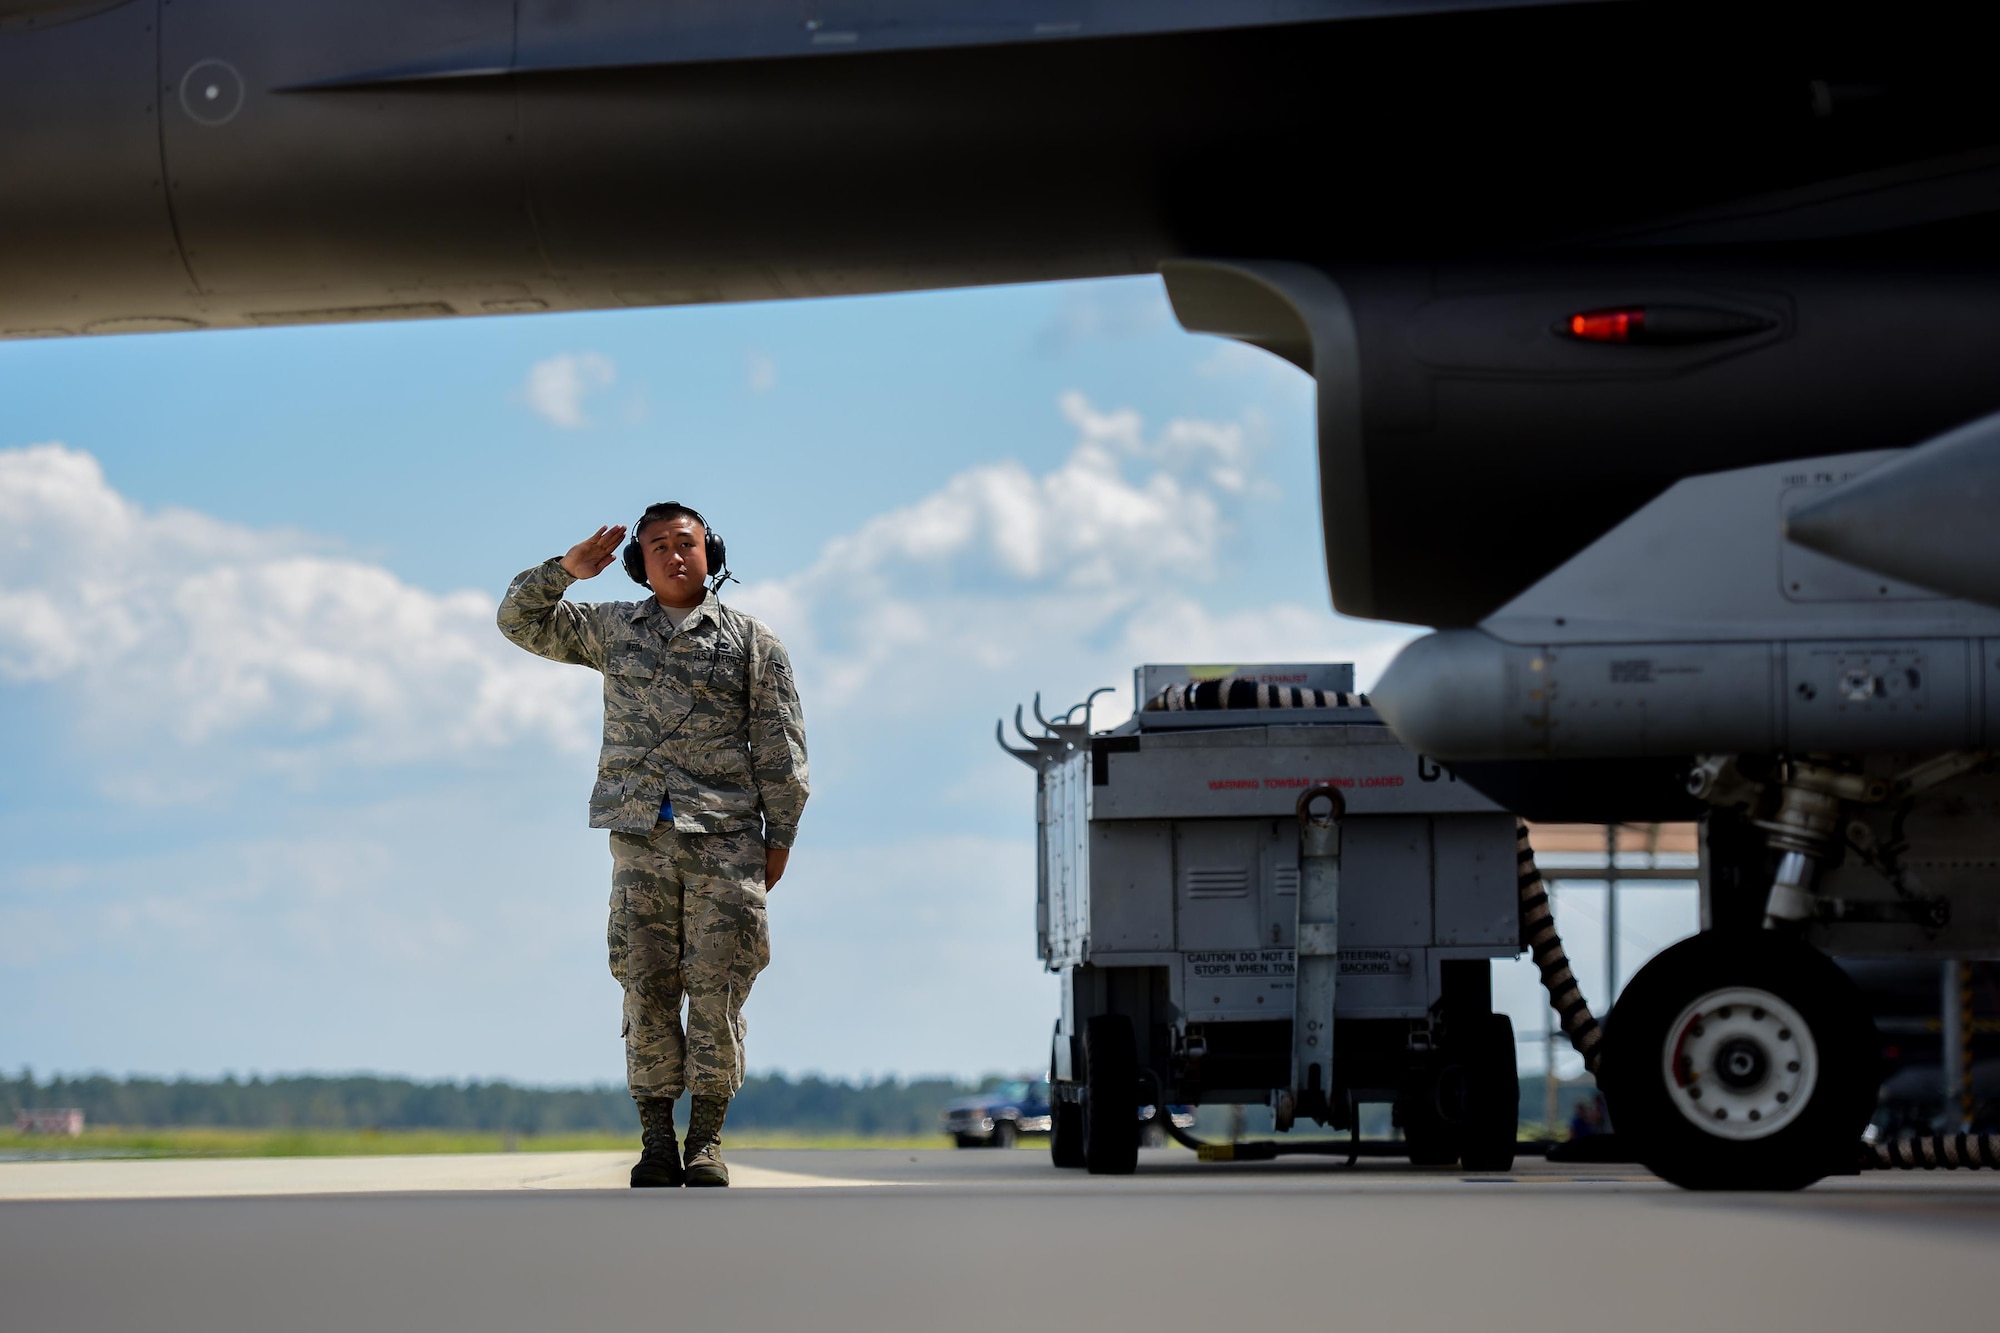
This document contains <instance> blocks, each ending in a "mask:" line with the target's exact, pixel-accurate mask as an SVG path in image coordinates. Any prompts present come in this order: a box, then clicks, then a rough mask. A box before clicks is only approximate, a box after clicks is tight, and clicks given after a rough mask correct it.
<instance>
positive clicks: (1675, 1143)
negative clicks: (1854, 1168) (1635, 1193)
mask: <svg viewBox="0 0 2000 1333" xmlns="http://www.w3.org/2000/svg"><path fill="white" fill-rule="evenodd" d="M1878 1045H1879V1039H1878V1038H1877V1036H1876V1033H1875V1024H1874V1021H1873V1020H1872V1019H1871V1018H1870V1017H1869V1015H1868V1009H1867V1006H1866V1004H1865V1002H1864V1001H1863V999H1862V996H1861V992H1860V989H1859V988H1858V987H1856V986H1855V984H1854V982H1853V980H1852V979H1851V978H1849V977H1848V975H1847V974H1846V973H1845V972H1843V971H1841V970H1840V968H1838V967H1837V966H1835V965H1834V963H1833V961H1832V960H1831V959H1829V958H1828V957H1827V956H1826V955H1825V954H1822V953H1820V952H1819V951H1818V950H1817V949H1814V948H1812V947H1811V946H1810V945H1807V944H1805V943H1804V942H1803V941H1800V940H1796V939H1792V938H1789V937H1787V936H1784V935H1780V934H1776V933H1774V932H1770V931H1756V932H1742V933H1734V932H1732V933H1727V934H1724V933H1718V932H1714V931H1711V932H1709V933H1708V934H1705V935H1697V936H1695V937H1694V938H1692V939H1687V940H1682V941H1681V942H1680V943H1679V944H1676V945H1674V946H1673V947H1672V948H1670V949H1668V950H1666V951H1665V952H1663V953H1661V954H1660V955H1659V956H1657V957H1656V958H1654V959H1653V961H1652V962H1650V963H1648V964H1646V966H1645V967H1644V968H1642V969H1640V971H1639V974H1638V975H1637V976H1635V977H1633V978H1632V981H1631V984H1630V985H1628V986H1626V988H1625V992H1624V994H1623V995H1621V996H1619V998H1618V1004H1617V1007H1616V1008H1615V1009H1613V1011H1612V1012H1611V1014H1610V1016H1609V1017H1608V1018H1607V1019H1606V1021H1605V1027H1604V1061H1603V1064H1602V1065H1601V1067H1600V1068H1599V1070H1598V1083H1599V1085H1600V1086H1601V1087H1602V1088H1603V1089H1604V1097H1605V1101H1606V1103H1607V1105H1608V1107H1609V1109H1610V1111H1611V1116H1612V1124H1613V1126H1614V1128H1615V1129H1616V1131H1617V1133H1618V1135H1619V1137H1620V1138H1621V1139H1626V1138H1629V1139H1630V1140H1631V1141H1632V1143H1633V1146H1634V1148H1635V1149H1636V1156H1637V1157H1638V1159H1639V1160H1640V1161H1641V1162H1643V1163H1644V1164H1645V1165H1646V1166H1647V1167H1649V1168H1650V1169H1652V1170H1653V1171H1654V1172H1655V1173H1656V1174H1658V1175H1660V1176H1661V1177H1662V1178H1664V1179H1666V1180H1669V1181H1671V1182H1673V1183H1674V1184H1676V1185H1680V1186H1682V1187H1684V1188H1687V1189H1746V1190H1747V1189H1766V1190H1789V1189H1802V1188H1804V1187H1805V1186H1807V1185H1810V1184H1812V1183H1813V1182H1814V1181H1816V1180H1818V1179H1820V1178H1821V1177H1823V1176H1826V1175H1828V1174H1829V1173H1831V1172H1835V1171H1840V1170H1844V1169H1847V1168H1849V1167H1850V1166H1851V1165H1852V1163H1853V1160H1854V1151H1855V1147H1854V1145H1855V1144H1856V1143H1858V1142H1859V1141H1860V1138H1861V1134H1862V1131H1863V1130H1864V1129H1865V1128H1866V1127H1867V1125H1868V1119H1869V1116H1870V1115H1871V1114H1872V1113H1873V1111H1874V1107H1875V1090H1876V1073H1877V1070H1876V1066H1877V1060H1878Z"/></svg>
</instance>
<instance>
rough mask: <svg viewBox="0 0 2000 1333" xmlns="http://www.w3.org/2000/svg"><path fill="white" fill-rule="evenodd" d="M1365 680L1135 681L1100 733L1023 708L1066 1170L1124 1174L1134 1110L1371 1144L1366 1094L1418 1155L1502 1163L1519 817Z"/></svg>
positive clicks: (1153, 673) (1292, 675) (1196, 672)
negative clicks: (1215, 1107)
mask: <svg viewBox="0 0 2000 1333" xmlns="http://www.w3.org/2000/svg"><path fill="white" fill-rule="evenodd" d="M1353 674H1354V673H1353V667H1352V666H1351V665H1346V664H1338V665H1333V664H1306V665H1269V666H1238V667H1229V668H1214V667H1207V668H1204V667H1191V666H1145V667H1140V668H1139V669H1138V670H1137V671H1136V672H1135V673H1134V682H1133V684H1134V691H1135V711H1134V714H1133V716H1132V718H1131V719H1130V720H1129V721H1127V722H1125V723H1124V724H1122V725H1120V726H1118V727H1115V728H1113V729H1111V730H1109V731H1107V732H1103V733H1096V734H1094V733H1093V732H1092V730H1091V726H1090V713H1091V702H1092V701H1094V700H1095V698H1096V697H1097V696H1096V694H1093V695H1092V696H1091V699H1090V700H1086V701H1085V702H1084V703H1083V704H1079V705H1077V706H1076V707H1075V708H1072V709H1070V710H1069V711H1068V712H1066V713H1064V714H1062V715H1060V716H1059V717H1057V718H1054V719H1047V718H1043V717H1042V716H1041V708H1040V699H1039V697H1038V698H1037V700H1036V708H1035V714H1036V718H1037V720H1038V721H1040V722H1041V724H1042V733H1041V734H1040V735H1030V734H1029V733H1028V732H1027V730H1026V729H1025V727H1024V725H1023V724H1022V721H1021V715H1020V710H1018V709H1017V710H1016V712H1015V729H1016V731H1017V732H1019V733H1020V734H1021V736H1022V738H1023V739H1024V740H1026V741H1028V742H1029V744H1030V746H1031V747H1032V748H1028V749H1021V748H1015V747H1007V748H1008V749H1009V751H1010V753H1012V754H1014V755H1015V756H1016V757H1017V758H1019V759H1021V760H1022V761H1023V762H1024V763H1027V764H1029V765H1031V766H1032V767H1033V768H1034V770H1035V776H1036V831H1037V840H1038V850H1039V862H1038V871H1039V874H1038V879H1039V883H1038V892H1037V898H1036V904H1037V905H1036V917H1037V920H1036V933H1037V940H1038V948H1039V952H1040V954H1041V958H1042V961H1043V964H1044V966H1046V967H1047V968H1048V969H1049V970H1050V971H1052V972H1056V973H1059V974H1060V975H1061V977H1062V1014H1061V1017H1060V1018H1059V1019H1058V1020H1057V1023H1056V1029H1055V1039H1054V1045H1053V1049H1052V1052H1051V1056H1050V1081H1051V1085H1052V1097H1051V1103H1052V1107H1053V1117H1052V1118H1053V1124H1052V1127H1051V1137H1050V1150H1051V1153H1052V1155H1053V1157H1054V1159H1055V1162H1056V1164H1057V1165H1058V1166H1071V1167H1074V1166H1082V1167H1086V1168H1087V1169H1088V1170H1090V1171H1091V1172H1093V1173H1097V1174H1121V1173H1125V1172H1130V1171H1131V1170H1133V1169H1134V1166H1135V1164H1136V1161H1137V1149H1138V1143H1139V1132H1140V1117H1141V1115H1142V1114H1143V1110H1142V1108H1146V1107H1163V1106H1167V1105H1170V1104H1171V1105H1179V1104H1187V1105H1202V1104H1215V1103H1235V1104H1265V1105H1269V1106H1270V1107H1271V1110H1272V1114H1273V1122H1274V1125H1275V1127H1276V1128H1277V1129H1278V1130H1279V1131H1280V1132H1283V1131H1288V1130H1290V1129H1291V1128H1292V1127H1293V1126H1294V1125H1295V1124H1297V1123H1298V1122H1299V1121H1301V1120H1309V1121H1311V1122H1313V1123H1315V1124H1318V1125H1325V1126H1331V1127H1334V1128H1339V1129H1347V1130H1349V1131H1350V1133H1357V1132H1358V1124H1359V1117H1358V1108H1359V1107H1360V1105H1361V1104H1362V1103H1367V1102H1389V1103H1391V1104H1392V1105H1393V1108H1394V1109H1393V1113H1392V1114H1393V1118H1394V1123H1395V1124H1397V1125H1398V1126H1399V1127H1400V1128H1401V1129H1402V1131H1403V1149H1402V1150H1403V1151H1406V1152H1407V1155H1408V1156H1409V1157H1410V1159H1411V1160H1412V1161H1416V1162H1421V1163H1428V1164H1445V1163H1450V1162H1463V1163H1464V1165H1465V1166H1466V1167H1467V1168H1468V1169H1472V1170H1502V1169H1505V1168H1506V1167H1508V1166H1510V1165H1511V1164H1512V1161H1513V1156H1514V1145H1515V1132H1516V1125H1517V1121H1518V1118H1519V1103H1520V1095H1519V1083H1518V1081H1517V1077H1516V1073H1515V1060H1514V1034H1513V1026H1512V1024H1511V1023H1510V1022H1509V1021H1508V1019H1507V1018H1506V1017H1505V1016H1504V1015H1500V1014H1495V1013H1494V1012H1493V1009H1492V987H1491V981H1490V975H1491V960H1492V959H1494V958H1506V957H1513V956H1515V955H1516V954H1518V953H1519V952H1520V947H1521V946H1520V913H1519V895H1518V891H1517V880H1516V840H1515V820H1514V818H1513V816H1512V815H1510V814H1508V813H1507V812H1506V811H1504V810H1502V809H1501V808H1500V807H1498V806H1496V805H1495V804H1494V803H1493V802H1492V801H1490V800H1488V799H1487V798H1486V797H1484V796H1482V795H1480V794H1479V793H1478V792H1476V791H1474V790H1473V789H1472V788H1471V787H1469V786H1467V785H1466V784H1464V783H1462V782H1459V781H1457V780H1456V779H1454V778H1453V777H1452V775H1451V774H1450V773H1449V772H1448V771H1445V770H1443V769H1442V768H1440V767H1439V766H1438V765H1436V764H1432V763H1430V762H1428V761H1426V760H1425V759H1424V757H1423V756H1421V755H1418V754H1416V753H1413V752H1412V751H1410V750H1408V749H1405V748H1404V747H1403V746H1402V745H1401V744H1399V743H1398V742H1397V741H1396V739H1395V738H1394V737H1393V736H1392V735H1390V733H1389V730H1388V728H1387V727H1385V726H1384V725H1383V724H1382V723H1381V721H1380V719H1379V718H1377V716H1376V715H1375V713H1374V711H1373V710H1372V709H1370V708H1368V707H1367V706H1366V700H1365V698H1363V697H1361V696H1355V695H1353V694H1351V693H1350V692H1351V691H1352V689H1353ZM1194 682H1211V683H1210V684H1208V685H1207V686H1206V687H1205V688H1189V686H1190V685H1191V684H1192V683H1194ZM1104 692H1105V691H1098V693H1104ZM1168 703H1171V704H1172V707H1167V706H1164V705H1166V704H1168ZM1149 704H1150V705H1151V706H1149ZM1079 714H1080V715H1081V720H1080V721H1079V720H1077V719H1078V717H1079ZM1002 744H1003V745H1004V744H1005V738H1004V737H1003V738H1002ZM1177 1137H1178V1136H1177ZM1285 1146H1287V1147H1289V1146H1292V1145H1289V1144H1287V1145H1285ZM1297 1146H1298V1147H1300V1148H1303V1147H1305V1146H1306V1145H1305V1144H1298V1145H1297ZM1321 1146H1323V1147H1331V1146H1332V1145H1331V1144H1324V1143H1322V1145H1321Z"/></svg>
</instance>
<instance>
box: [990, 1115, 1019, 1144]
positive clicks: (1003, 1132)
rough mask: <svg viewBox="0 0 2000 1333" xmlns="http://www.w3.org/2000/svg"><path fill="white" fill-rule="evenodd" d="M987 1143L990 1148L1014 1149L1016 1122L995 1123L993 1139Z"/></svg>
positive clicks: (999, 1121)
mask: <svg viewBox="0 0 2000 1333" xmlns="http://www.w3.org/2000/svg"><path fill="white" fill-rule="evenodd" d="M986 1142H987V1145H988V1146H989V1147H994V1148H1011V1147H1013V1146H1014V1122H1013V1121H1011V1120H995V1121H994V1122H993V1137H992V1138H990V1139H988V1140H986Z"/></svg>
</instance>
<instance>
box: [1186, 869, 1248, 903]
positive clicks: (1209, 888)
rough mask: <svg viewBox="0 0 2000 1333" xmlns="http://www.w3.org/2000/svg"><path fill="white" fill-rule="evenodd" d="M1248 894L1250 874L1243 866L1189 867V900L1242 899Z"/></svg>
mask: <svg viewBox="0 0 2000 1333" xmlns="http://www.w3.org/2000/svg"><path fill="white" fill-rule="evenodd" d="M1249 892H1250V872H1249V870H1247V869H1246V868H1244V867H1243V866H1189V867H1188V868H1187V895H1188V897H1190V898H1242V897H1245V896H1247V895H1248V894H1249Z"/></svg>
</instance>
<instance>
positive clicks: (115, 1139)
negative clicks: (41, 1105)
mask: <svg viewBox="0 0 2000 1333" xmlns="http://www.w3.org/2000/svg"><path fill="white" fill-rule="evenodd" d="M723 1142H724V1144H725V1145H726V1146H728V1147H731V1148H890V1149H896V1148H901V1149H909V1148H946V1147H949V1146H951V1140H949V1139H947V1138H946V1137H944V1136H943V1135H942V1134H921V1135H901V1136H889V1135H884V1136H880V1137H876V1136H870V1135H862V1134H837V1133H828V1134H814V1133H799V1132H795V1131H789V1130H756V1129H748V1130H743V1131H741V1132H738V1131H735V1130H725V1131H724V1134H723ZM638 1146H639V1136H638V1134H637V1133H633V1134H551V1135H547V1136H533V1137H531V1136H527V1135H516V1136H506V1135H501V1134H498V1133H491V1134H488V1133H476V1132H461V1131H456V1130H427V1129H381V1130H376V1129H120V1128H117V1127H115V1126H113V1127H107V1128H102V1129H88V1130H85V1131H84V1133H83V1135H82V1136H81V1137H79V1138H74V1139H71V1138H52V1137H49V1136H47V1135H41V1134H25V1135H24V1134H16V1133H13V1132H12V1131H10V1130H0V1155H6V1156H10V1157H11V1156H15V1155H17V1154H18V1155H24V1156H30V1157H84V1156H88V1157H97V1156H105V1157H113V1156H115V1157H377V1156H401V1155H408V1154H414V1153H480V1152H510V1151H518V1152H624V1151H627V1150H630V1151H633V1152H636V1151H638Z"/></svg>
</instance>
